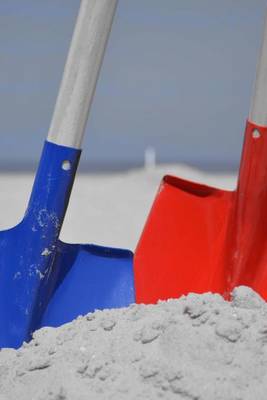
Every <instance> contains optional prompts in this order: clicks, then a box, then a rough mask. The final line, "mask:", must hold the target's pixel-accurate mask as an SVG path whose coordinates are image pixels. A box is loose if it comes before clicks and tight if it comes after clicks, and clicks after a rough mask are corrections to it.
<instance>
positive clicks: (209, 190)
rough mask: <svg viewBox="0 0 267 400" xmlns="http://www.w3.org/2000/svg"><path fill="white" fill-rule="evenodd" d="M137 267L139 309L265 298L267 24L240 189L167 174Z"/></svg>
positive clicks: (142, 240)
mask: <svg viewBox="0 0 267 400" xmlns="http://www.w3.org/2000/svg"><path fill="white" fill-rule="evenodd" d="M229 129H231V126H229ZM134 266H135V268H134V269H135V288H136V301H137V302H138V303H141V302H143V303H153V302H156V301H157V300H159V299H167V298H172V297H178V296H180V295H183V294H187V293H189V292H196V293H203V292H207V291H211V292H217V293H221V294H223V295H224V296H225V297H226V298H228V297H229V294H230V293H231V291H232V290H233V288H234V287H236V286H238V285H247V286H250V287H252V288H253V289H254V290H256V291H257V292H258V293H259V294H260V295H261V296H262V297H264V298H265V299H267V23H266V24H265V32H264V40H263V45H262V49H261V56H260V60H259V65H258V69H257V78H256V84H255V93H254V97H253V101H252V107H251V110H250V114H249V119H248V121H247V126H246V130H245V138H244V145H243V153H242V159H241V163H240V170H239V178H238V185H237V189H236V190H235V191H226V190H220V189H216V188H213V187H209V186H206V185H202V184H198V183H194V182H189V181H186V180H183V179H180V178H176V177H173V176H165V177H164V178H163V181H162V183H161V185H160V188H159V191H158V193H157V195H156V198H155V201H154V204H153V206H152V209H151V211H150V214H149V216H148V219H147V222H146V225H145V228H144V231H143V233H142V236H141V238H140V241H139V244H138V246H137V249H136V253H135V261H134Z"/></svg>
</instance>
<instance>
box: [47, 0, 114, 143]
mask: <svg viewBox="0 0 267 400" xmlns="http://www.w3.org/2000/svg"><path fill="white" fill-rule="evenodd" d="M116 4H117V0H82V1H81V6H80V10H79V15H78V18H77V22H76V26H75V30H74V33H73V38H72V42H71V46H70V50H69V54H68V58H67V62H66V65H65V69H64V74H63V79H62V82H61V87H60V90H59V94H58V98H57V102H56V106H55V110H54V115H53V118H52V121H51V125H50V129H49V133H48V137H47V140H48V141H50V142H52V143H55V144H59V145H62V146H67V147H72V148H76V149H79V148H81V145H82V139H83V136H84V130H85V126H86V122H87V118H88V114H89V110H90V106H91V103H92V99H93V96H94V91H95V87H96V83H97V78H98V74H99V71H100V67H101V64H102V59H103V55H104V51H105V47H106V43H107V40H108V36H109V32H110V29H111V25H112V21H113V16H114V13H115V9H116Z"/></svg>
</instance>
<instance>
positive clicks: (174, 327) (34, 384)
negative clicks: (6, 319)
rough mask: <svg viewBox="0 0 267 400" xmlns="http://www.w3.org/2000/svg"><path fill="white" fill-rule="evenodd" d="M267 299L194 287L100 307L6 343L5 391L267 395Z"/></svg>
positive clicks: (1, 379) (48, 395)
mask: <svg viewBox="0 0 267 400" xmlns="http://www.w3.org/2000/svg"><path fill="white" fill-rule="evenodd" d="M266 392H267V304H266V303H265V302H264V301H263V300H262V299H261V298H260V297H259V296H258V295H257V294H256V293H254V292H253V291H252V290H250V289H249V288H246V287H239V288H237V289H236V290H235V291H234V293H233V300H232V302H225V301H224V300H223V298H222V297H220V296H219V295H215V294H204V295H196V294H190V295H188V296H187V297H182V298H180V299H179V300H169V301H167V302H159V303H158V304H157V305H149V306H145V305H132V306H130V307H129V308H124V309H119V310H105V311H96V312H95V313H92V314H88V315H87V316H85V317H80V318H78V319H76V320H75V321H73V322H72V323H69V324H66V325H64V326H62V327H60V328H56V329H55V328H43V329H41V330H39V331H37V332H36V333H35V334H34V339H33V340H32V341H31V342H30V343H29V344H24V345H23V346H22V348H20V349H19V350H17V351H15V350H11V349H3V350H2V351H1V352H0V399H1V400H18V399H20V400H30V399H34V400H52V399H53V400H64V399H71V400H86V399H114V400H115V399H116V400H118V399H157V398H163V399H194V400H204V399H205V400H209V399H210V400H214V399H216V400H241V399H242V400H246V399H250V400H252V399H257V400H261V399H262V400H265V399H266Z"/></svg>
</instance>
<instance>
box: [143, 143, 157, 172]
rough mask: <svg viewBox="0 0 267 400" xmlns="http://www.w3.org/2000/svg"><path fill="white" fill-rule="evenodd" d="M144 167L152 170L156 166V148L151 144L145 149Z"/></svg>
mask: <svg viewBox="0 0 267 400" xmlns="http://www.w3.org/2000/svg"><path fill="white" fill-rule="evenodd" d="M144 167H145V169H146V170H152V169H155V167H156V150H155V148H154V147H152V146H149V147H147V148H146V150H145V162H144Z"/></svg>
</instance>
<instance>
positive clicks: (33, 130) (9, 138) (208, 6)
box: [0, 0, 266, 168]
mask: <svg viewBox="0 0 267 400" xmlns="http://www.w3.org/2000/svg"><path fill="white" fill-rule="evenodd" d="M78 7H79V0H46V1H43V0H1V2H0V121H1V131H0V132H1V133H0V165H2V166H3V165H7V164H13V163H14V164H15V165H22V164H23V163H33V162H34V163H36V162H37V160H38V158H39V156H40V151H41V147H42V143H43V140H44V139H45V137H46V133H47V131H48V128H49V123H50V119H51V116H52V112H53V107H54V104H55V100H56V95H57V91H58V87H59V84H60V80H61V75H62V71H63V67H64V62H65V59H66V55H67V50H68V46H69V41H70V38H71V34H72V30H73V26H74V22H75V18H76V15H77V12H78ZM265 8H266V1H265V0H220V1H219V0H179V1H178V0H120V1H119V6H118V9H117V13H116V16H115V20H114V24H113V29H112V33H111V37H110V41H109V44H108V48H107V52H106V56H105V59H104V64H103V67H102V71H101V75H100V79H99V82H98V86H97V91H96V95H95V99H94V103H93V107H92V110H91V114H90V118H89V123H88V126H87V134H86V140H85V145H84V154H83V157H82V163H83V164H84V165H85V164H86V163H87V162H92V163H95V164H102V165H104V164H109V163H116V164H117V163H125V162H130V163H135V162H142V159H143V153H144V149H145V148H146V147H147V146H149V145H153V146H154V147H155V148H156V150H157V155H158V159H160V160H161V161H165V162H167V161H171V162H174V161H177V162H188V163H191V164H197V165H207V164H211V165H214V166H216V165H224V167H225V168H229V167H230V166H232V165H235V164H237V163H238V160H239V157H240V151H241V145H242V137H243V128H244V123H245V119H246V116H247V113H248V109H249V103H250V95H251V91H252V84H253V80H254V77H255V68H256V62H257V54H258V50H259V46H260V40H261V32H262V26H263V19H264V13H265Z"/></svg>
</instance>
